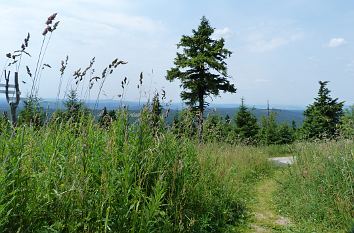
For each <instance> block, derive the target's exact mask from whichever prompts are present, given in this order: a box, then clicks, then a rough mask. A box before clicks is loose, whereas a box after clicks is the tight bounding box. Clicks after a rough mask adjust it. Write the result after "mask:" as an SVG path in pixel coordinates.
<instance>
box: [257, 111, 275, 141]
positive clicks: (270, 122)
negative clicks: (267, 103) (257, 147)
mask: <svg viewBox="0 0 354 233" xmlns="http://www.w3.org/2000/svg"><path fill="white" fill-rule="evenodd" d="M278 139H279V137H278V124H277V122H276V114H275V113H274V112H270V113H269V116H267V117H265V116H263V117H262V120H261V128H260V130H259V140H260V142H261V143H262V144H264V145H271V144H277V142H278Z"/></svg>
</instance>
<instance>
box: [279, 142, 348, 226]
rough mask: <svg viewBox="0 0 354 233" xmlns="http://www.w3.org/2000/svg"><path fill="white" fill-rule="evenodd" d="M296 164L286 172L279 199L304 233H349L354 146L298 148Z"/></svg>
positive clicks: (307, 145)
mask: <svg viewBox="0 0 354 233" xmlns="http://www.w3.org/2000/svg"><path fill="white" fill-rule="evenodd" d="M295 151H296V153H295V155H296V164H295V165H293V166H292V167H290V168H289V169H288V170H286V171H285V172H284V175H283V176H282V179H281V180H280V182H281V188H280V190H279V195H278V198H277V199H278V200H279V201H280V204H279V206H280V208H281V209H282V211H284V212H285V213H287V214H288V215H290V216H291V217H292V218H294V219H295V221H296V222H298V226H299V228H300V229H302V230H303V232H349V229H351V227H352V225H353V224H354V208H353V203H354V192H353V185H354V177H353V175H354V160H353V158H354V143H353V141H339V142H327V143H323V142H322V143H311V144H310V143H301V144H297V145H296V146H295Z"/></svg>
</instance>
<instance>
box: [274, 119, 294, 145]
mask: <svg viewBox="0 0 354 233" xmlns="http://www.w3.org/2000/svg"><path fill="white" fill-rule="evenodd" d="M277 131H278V140H277V142H276V144H290V143H292V142H294V140H295V132H294V129H293V128H292V127H290V126H289V125H288V124H286V123H282V124H280V125H278V129H277Z"/></svg>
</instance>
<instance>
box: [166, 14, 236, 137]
mask: <svg viewBox="0 0 354 233" xmlns="http://www.w3.org/2000/svg"><path fill="white" fill-rule="evenodd" d="M214 30H215V29H214V28H212V27H211V26H210V24H209V21H208V20H207V19H206V18H205V17H203V18H202V19H201V22H200V25H199V27H198V29H197V30H193V31H192V32H193V35H192V36H185V35H184V36H182V38H181V41H180V42H179V43H178V45H177V48H182V49H183V50H182V53H177V57H176V58H175V61H174V64H175V67H174V68H171V69H170V70H168V71H167V77H166V78H167V80H169V81H173V80H175V79H179V80H180V81H181V87H182V88H183V91H182V93H181V98H182V100H184V101H185V102H186V103H187V104H188V105H189V106H191V107H192V108H194V109H195V110H197V112H198V138H199V142H201V141H202V132H203V114H204V110H205V108H206V106H207V105H208V102H207V101H206V97H212V96H218V95H219V93H220V91H223V92H231V93H235V92H236V88H235V87H234V85H233V84H230V82H229V80H228V77H229V76H228V73H227V66H226V62H225V59H226V58H228V57H230V55H231V52H230V51H229V50H228V49H226V48H224V44H225V40H224V39H223V38H221V39H213V38H212V35H213V33H214Z"/></svg>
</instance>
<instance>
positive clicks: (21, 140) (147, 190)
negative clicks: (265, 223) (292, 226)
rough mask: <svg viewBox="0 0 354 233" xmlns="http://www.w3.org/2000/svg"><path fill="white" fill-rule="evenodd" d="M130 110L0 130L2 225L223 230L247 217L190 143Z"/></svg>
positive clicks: (15, 228)
mask: <svg viewBox="0 0 354 233" xmlns="http://www.w3.org/2000/svg"><path fill="white" fill-rule="evenodd" d="M126 117H127V112H124V111H120V112H119V113H118V117H117V121H115V122H113V123H112V125H111V127H110V128H109V129H108V130H107V129H102V128H100V127H99V126H98V124H96V123H94V121H93V119H89V120H87V118H85V119H86V120H82V121H80V122H71V121H70V120H69V121H67V122H62V121H53V122H51V123H50V124H48V125H47V126H45V127H43V128H39V129H38V128H34V127H31V126H22V127H18V128H16V130H15V131H12V129H8V130H3V131H1V132H0V161H1V163H0V187H1V188H0V231H1V232H220V231H221V230H222V229H225V228H226V227H227V226H228V225H234V224H235V223H236V222H237V221H238V219H240V218H241V216H242V214H243V208H242V206H241V205H240V204H239V203H238V201H237V199H236V198H235V196H234V194H233V193H231V190H230V189H228V188H226V184H225V183H223V182H219V181H220V180H219V178H218V177H217V176H212V175H209V174H212V173H213V171H212V170H208V169H211V168H208V167H205V166H203V165H202V164H201V163H200V161H199V160H198V154H197V151H196V148H195V146H193V144H192V143H190V142H188V141H185V140H183V139H180V140H177V139H176V138H175V136H173V135H172V134H171V133H168V132H160V133H159V134H158V136H156V134H153V133H152V132H151V128H150V127H149V124H148V122H149V121H148V120H147V118H148V117H146V114H142V118H141V120H140V123H137V124H134V125H130V126H128V127H127V126H126V123H127V121H126ZM144 117H145V119H144ZM2 124H3V123H2ZM127 131H128V132H127ZM127 134H128V136H127Z"/></svg>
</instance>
